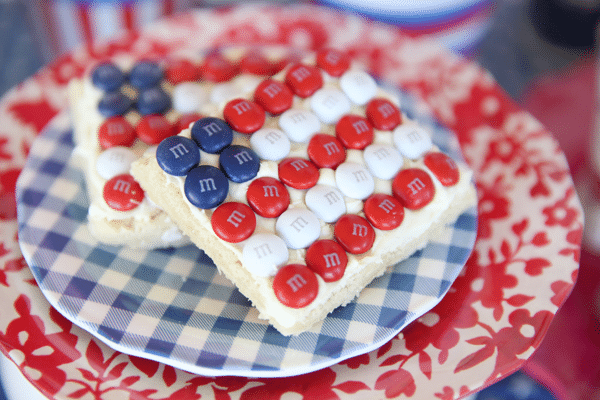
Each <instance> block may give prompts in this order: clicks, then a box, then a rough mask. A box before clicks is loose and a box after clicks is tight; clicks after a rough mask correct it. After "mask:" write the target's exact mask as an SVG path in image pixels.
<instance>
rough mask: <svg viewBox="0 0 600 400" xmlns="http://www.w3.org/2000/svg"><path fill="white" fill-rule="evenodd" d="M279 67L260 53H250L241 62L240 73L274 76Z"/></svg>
mask: <svg viewBox="0 0 600 400" xmlns="http://www.w3.org/2000/svg"><path fill="white" fill-rule="evenodd" d="M277 67H278V66H277V65H275V64H274V63H273V62H271V60H269V59H268V58H267V57H265V55H264V54H262V53H261V52H260V51H249V52H248V53H246V55H244V57H242V59H241V61H240V71H241V72H247V73H249V74H254V75H265V76H270V75H273V74H274V73H276V72H277V71H276V69H277Z"/></svg>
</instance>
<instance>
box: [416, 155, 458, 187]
mask: <svg viewBox="0 0 600 400" xmlns="http://www.w3.org/2000/svg"><path fill="white" fill-rule="evenodd" d="M423 162H424V163H425V166H426V167H427V168H429V170H430V171H431V172H433V174H434V175H435V177H436V178H438V180H439V181H440V182H441V183H442V185H444V186H452V185H456V184H457V183H458V180H459V178H460V176H459V174H460V173H459V171H458V165H456V162H454V160H453V159H452V158H450V157H448V156H447V155H446V154H444V153H440V152H434V153H427V154H426V155H425V158H424V159H423Z"/></svg>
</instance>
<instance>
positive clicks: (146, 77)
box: [129, 61, 163, 89]
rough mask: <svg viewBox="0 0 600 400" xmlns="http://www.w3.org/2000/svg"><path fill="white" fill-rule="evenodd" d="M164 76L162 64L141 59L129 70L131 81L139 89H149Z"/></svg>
mask: <svg viewBox="0 0 600 400" xmlns="http://www.w3.org/2000/svg"><path fill="white" fill-rule="evenodd" d="M162 78H163V71H162V69H161V68H160V66H159V65H158V64H157V63H155V62H152V61H139V62H138V63H136V64H135V65H134V66H133V68H132V69H131V71H130V72H129V83H131V85H132V86H133V87H136V88H138V89H149V88H151V87H154V86H156V85H158V83H159V82H160V81H161V80H162Z"/></svg>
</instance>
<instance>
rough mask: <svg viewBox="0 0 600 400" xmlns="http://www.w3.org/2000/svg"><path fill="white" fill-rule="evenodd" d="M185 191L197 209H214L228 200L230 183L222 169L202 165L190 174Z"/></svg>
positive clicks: (184, 185)
mask: <svg viewBox="0 0 600 400" xmlns="http://www.w3.org/2000/svg"><path fill="white" fill-rule="evenodd" d="M183 191H184V193H185V196H186V197H187V199H188V200H189V201H190V203H192V204H193V205H195V206H196V207H198V208H202V209H209V208H214V207H217V206H218V205H219V204H221V203H222V202H223V201H225V198H227V194H228V193H229V181H228V180H227V177H226V176H225V175H224V174H223V172H221V170H220V169H218V168H216V167H213V166H212V165H200V166H197V167H195V168H192V170H191V171H190V172H188V174H187V176H186V177H185V182H184V184H183Z"/></svg>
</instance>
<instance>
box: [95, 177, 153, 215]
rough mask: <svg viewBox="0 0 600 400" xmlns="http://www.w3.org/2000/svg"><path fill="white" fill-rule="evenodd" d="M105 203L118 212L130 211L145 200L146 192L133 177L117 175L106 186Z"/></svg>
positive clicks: (104, 192) (104, 191) (104, 190)
mask: <svg viewBox="0 0 600 400" xmlns="http://www.w3.org/2000/svg"><path fill="white" fill-rule="evenodd" d="M102 195H103V197H104V201H105V202H106V204H108V206H109V207H110V208H112V209H113V210H117V211H130V210H133V209H134V208H136V207H137V206H139V205H140V203H141V202H142V200H144V191H143V190H142V188H141V186H140V184H139V183H137V181H136V180H135V179H134V178H133V176H131V175H129V174H122V175H117V176H115V177H113V178H111V179H110V180H108V181H107V182H106V183H105V184H104V189H103V191H102Z"/></svg>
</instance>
